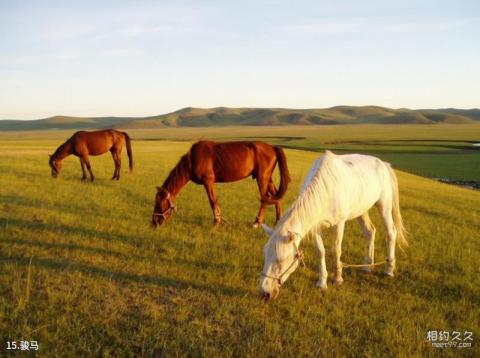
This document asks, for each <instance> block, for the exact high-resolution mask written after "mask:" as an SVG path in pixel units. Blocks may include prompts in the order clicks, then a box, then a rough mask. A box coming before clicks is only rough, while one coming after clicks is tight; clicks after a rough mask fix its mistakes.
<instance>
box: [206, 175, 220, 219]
mask: <svg viewBox="0 0 480 358" xmlns="http://www.w3.org/2000/svg"><path fill="white" fill-rule="evenodd" d="M203 186H204V187H205V190H206V192H207V195H208V200H209V201H210V207H211V208H212V211H213V225H215V226H217V225H218V224H220V222H221V221H222V216H221V213H220V207H219V206H218V203H217V199H216V198H215V192H214V190H213V186H214V183H213V181H205V182H204V183H203Z"/></svg>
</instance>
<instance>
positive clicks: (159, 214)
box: [152, 189, 176, 220]
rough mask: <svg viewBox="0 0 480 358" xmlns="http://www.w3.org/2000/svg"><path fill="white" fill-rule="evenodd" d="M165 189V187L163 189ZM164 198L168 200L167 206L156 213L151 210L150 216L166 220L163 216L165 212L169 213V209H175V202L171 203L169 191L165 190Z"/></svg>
mask: <svg viewBox="0 0 480 358" xmlns="http://www.w3.org/2000/svg"><path fill="white" fill-rule="evenodd" d="M165 190H166V189H165ZM166 199H167V200H168V208H166V209H165V210H164V211H163V212H160V213H157V212H153V214H152V218H154V217H157V216H159V217H161V218H162V219H163V220H167V217H166V216H165V215H166V214H167V213H169V212H170V211H175V210H176V208H175V204H174V203H173V201H172V199H171V198H170V193H169V192H168V191H167V197H166Z"/></svg>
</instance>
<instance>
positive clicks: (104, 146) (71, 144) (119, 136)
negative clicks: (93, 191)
mask: <svg viewBox="0 0 480 358" xmlns="http://www.w3.org/2000/svg"><path fill="white" fill-rule="evenodd" d="M124 143H126V145H127V153H128V161H129V165H130V172H132V171H133V157H132V144H131V141H130V137H129V136H128V134H127V133H125V132H119V131H116V130H114V129H105V130H101V131H94V132H86V131H80V132H76V133H75V134H74V135H73V136H72V137H71V138H70V139H68V140H67V141H66V142H65V143H63V144H62V145H61V146H60V147H58V148H57V150H56V151H55V153H53V154H52V155H50V160H49V162H48V163H49V164H50V167H51V168H52V177H54V178H56V177H57V176H58V175H59V174H60V170H61V168H62V160H63V159H65V157H67V156H69V155H70V154H73V155H76V156H77V157H79V158H80V165H81V166H82V173H83V175H82V180H85V179H86V178H87V175H86V172H85V167H87V169H88V172H89V173H90V179H91V181H93V179H94V177H93V173H92V168H91V167H90V160H89V159H88V156H89V155H100V154H103V153H106V152H107V151H110V153H112V157H113V161H114V163H115V171H114V172H113V177H112V180H113V179H117V180H119V179H120V167H121V161H122V158H121V154H122V147H123V144H124Z"/></svg>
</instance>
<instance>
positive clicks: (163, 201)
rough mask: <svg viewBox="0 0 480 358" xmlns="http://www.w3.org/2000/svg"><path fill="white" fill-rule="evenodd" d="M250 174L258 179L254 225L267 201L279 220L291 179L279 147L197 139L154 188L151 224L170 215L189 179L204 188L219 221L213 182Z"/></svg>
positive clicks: (259, 143) (216, 220)
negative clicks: (275, 180) (277, 175)
mask: <svg viewBox="0 0 480 358" xmlns="http://www.w3.org/2000/svg"><path fill="white" fill-rule="evenodd" d="M277 163H278V166H279V169H280V185H279V188H278V190H277V188H276V187H275V185H274V184H273V181H272V173H273V170H274V169H275V166H276V165H277ZM249 176H252V178H254V179H256V180H257V184H258V189H259V192H260V197H261V203H260V209H259V212H258V215H257V217H256V220H255V223H254V226H255V227H257V226H258V225H259V224H261V223H262V221H263V217H264V215H265V210H266V207H267V205H268V204H274V205H275V209H276V216H277V221H278V219H279V218H280V215H281V209H280V200H281V199H282V197H283V195H284V194H285V192H286V191H287V188H288V183H289V182H290V174H289V172H288V166H287V160H286V157H285V153H284V152H283V150H282V148H280V147H275V146H272V145H270V144H267V143H264V142H259V141H255V142H246V141H245V142H224V143H218V142H211V141H200V142H197V143H195V144H193V145H192V147H191V148H190V150H189V152H188V153H187V154H185V155H184V156H183V157H182V158H181V159H180V161H179V162H178V163H177V165H176V166H175V167H174V168H173V169H172V171H171V172H170V174H169V175H168V177H167V179H165V181H164V183H163V184H162V186H161V187H160V188H157V193H156V196H155V207H154V211H153V214H152V224H153V225H154V226H157V225H161V224H163V223H164V222H165V221H166V220H168V219H169V218H170V217H171V216H172V214H173V211H174V210H173V209H172V206H173V207H174V203H175V199H176V197H177V195H178V193H179V192H180V190H181V189H182V188H183V187H184V186H185V185H186V184H187V183H188V182H189V181H192V182H194V183H195V184H201V185H203V186H204V187H205V191H206V193H207V196H208V199H209V202H210V207H211V208H212V212H213V217H214V224H219V223H220V222H221V221H222V217H221V212H220V207H219V205H218V202H217V199H216V197H215V191H214V184H215V183H229V182H234V181H238V180H241V179H244V178H247V177H249Z"/></svg>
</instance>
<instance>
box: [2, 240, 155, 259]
mask: <svg viewBox="0 0 480 358" xmlns="http://www.w3.org/2000/svg"><path fill="white" fill-rule="evenodd" d="M0 243H5V244H10V245H24V246H29V247H32V246H36V247H39V248H42V249H47V250H49V249H51V250H71V251H75V250H79V251H85V252H88V253H92V254H98V255H102V256H113V257H116V258H119V259H124V260H125V259H137V260H145V259H148V258H147V257H145V256H141V255H134V254H132V253H129V254H124V253H121V252H118V251H112V250H107V249H102V248H98V247H90V246H83V245H78V244H72V243H58V242H55V243H50V242H42V241H34V240H28V239H21V238H18V237H17V238H15V239H1V240H0ZM159 250H161V251H162V252H164V250H163V249H161V248H159V249H157V251H159Z"/></svg>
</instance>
